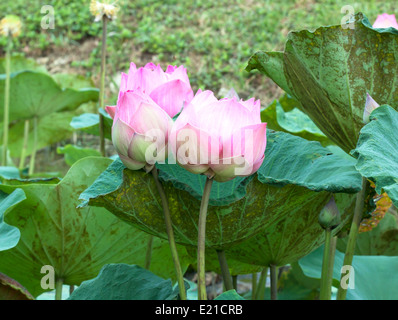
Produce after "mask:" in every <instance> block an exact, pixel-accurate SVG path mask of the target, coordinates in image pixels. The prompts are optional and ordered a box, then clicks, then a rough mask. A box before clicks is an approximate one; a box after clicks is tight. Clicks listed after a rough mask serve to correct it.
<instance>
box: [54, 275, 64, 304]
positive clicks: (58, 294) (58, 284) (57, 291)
mask: <svg viewBox="0 0 398 320" xmlns="http://www.w3.org/2000/svg"><path fill="white" fill-rule="evenodd" d="M63 284H64V281H63V279H62V278H58V279H57V280H56V282H55V300H62V286H63Z"/></svg>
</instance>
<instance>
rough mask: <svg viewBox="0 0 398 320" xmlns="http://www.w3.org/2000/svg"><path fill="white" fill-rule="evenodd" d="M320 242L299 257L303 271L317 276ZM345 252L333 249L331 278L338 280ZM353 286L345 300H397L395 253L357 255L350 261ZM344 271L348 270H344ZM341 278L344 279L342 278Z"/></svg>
mask: <svg viewBox="0 0 398 320" xmlns="http://www.w3.org/2000/svg"><path fill="white" fill-rule="evenodd" d="M322 257H323V246H322V247H320V248H318V249H317V250H315V251H313V252H311V253H310V254H309V255H307V256H305V257H304V258H302V259H300V261H299V264H300V267H301V268H302V270H303V272H304V274H305V275H306V276H308V277H311V278H316V279H320V278H321V269H322ZM343 263H344V254H343V253H341V252H340V251H338V250H336V255H335V260H334V269H333V279H334V280H336V281H337V283H340V272H341V268H342V266H343ZM352 267H353V269H352V270H353V271H351V272H354V277H353V280H354V284H355V288H353V289H350V288H348V289H347V297H346V299H347V300H397V299H398V290H397V286H398V273H397V272H395V270H397V268H398V257H389V256H357V255H355V256H354V258H353V261H352ZM344 274H345V275H347V272H346V273H344ZM343 280H344V279H343Z"/></svg>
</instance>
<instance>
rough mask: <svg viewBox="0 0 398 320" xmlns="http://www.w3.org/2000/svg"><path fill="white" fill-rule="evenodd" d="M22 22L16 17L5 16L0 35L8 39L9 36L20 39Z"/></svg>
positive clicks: (0, 25)
mask: <svg viewBox="0 0 398 320" xmlns="http://www.w3.org/2000/svg"><path fill="white" fill-rule="evenodd" d="M21 28H22V22H21V19H19V17H17V16H14V15H8V16H5V17H4V18H3V19H2V20H1V21H0V34H1V35H3V36H6V37H8V36H9V35H11V36H13V37H18V36H19V34H20V33H21Z"/></svg>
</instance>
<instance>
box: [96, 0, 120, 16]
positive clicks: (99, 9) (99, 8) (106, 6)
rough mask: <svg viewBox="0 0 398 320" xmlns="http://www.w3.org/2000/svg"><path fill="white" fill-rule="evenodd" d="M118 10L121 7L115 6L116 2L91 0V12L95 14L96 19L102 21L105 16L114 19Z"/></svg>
mask: <svg viewBox="0 0 398 320" xmlns="http://www.w3.org/2000/svg"><path fill="white" fill-rule="evenodd" d="M118 11H119V8H118V7H116V6H115V2H112V3H110V2H109V1H105V2H100V1H96V0H91V3H90V12H91V14H92V15H93V16H95V20H94V21H101V19H102V17H103V16H106V17H107V18H108V19H109V20H114V19H116V14H117V12H118Z"/></svg>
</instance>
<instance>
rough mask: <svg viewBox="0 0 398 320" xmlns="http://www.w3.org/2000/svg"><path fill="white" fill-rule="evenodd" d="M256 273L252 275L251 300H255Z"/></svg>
mask: <svg viewBox="0 0 398 320" xmlns="http://www.w3.org/2000/svg"><path fill="white" fill-rule="evenodd" d="M256 291H257V273H252V300H255V299H256Z"/></svg>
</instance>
